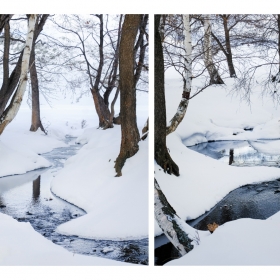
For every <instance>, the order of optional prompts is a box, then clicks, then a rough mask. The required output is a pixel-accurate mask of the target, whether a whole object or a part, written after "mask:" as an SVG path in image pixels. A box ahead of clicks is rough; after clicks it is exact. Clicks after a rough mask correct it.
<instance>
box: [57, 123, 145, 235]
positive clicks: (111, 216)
mask: <svg viewBox="0 0 280 280" xmlns="http://www.w3.org/2000/svg"><path fill="white" fill-rule="evenodd" d="M120 140H121V129H120V126H115V127H114V128H113V129H107V130H105V131H104V130H98V129H96V128H92V129H88V130H86V131H85V134H84V135H82V136H81V137H79V138H78V139H77V141H78V142H81V143H85V142H88V143H87V144H86V145H85V146H83V148H81V150H80V151H79V152H78V153H77V155H76V156H74V157H72V158H70V159H68V161H67V162H66V163H65V167H64V169H63V170H61V171H60V172H59V173H58V175H57V176H56V177H55V178H54V180H53V181H52V191H53V192H54V193H55V194H56V195H58V196H59V197H62V198H63V199H66V200H67V201H69V202H71V203H73V204H75V205H77V206H79V207H81V208H83V209H84V210H85V211H86V212H87V214H86V215H85V216H83V217H80V218H77V219H75V220H72V221H69V222H68V223H65V224H62V225H60V226H59V227H58V228H57V231H58V232H60V233H63V234H69V235H70V234H74V235H78V236H81V237H86V238H95V239H111V240H124V239H128V240H129V239H140V238H144V237H147V235H148V164H147V160H148V139H147V140H145V141H140V143H139V151H138V153H137V154H136V155H135V156H133V157H132V158H130V159H128V160H127V161H126V163H125V166H124V168H123V170H122V174H123V175H122V176H121V177H115V174H116V173H115V170H114V161H115V159H116V158H117V156H118V153H119V149H120Z"/></svg>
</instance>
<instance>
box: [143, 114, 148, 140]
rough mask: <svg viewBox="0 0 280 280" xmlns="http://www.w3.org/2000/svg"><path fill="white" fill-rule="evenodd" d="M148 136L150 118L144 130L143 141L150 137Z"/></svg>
mask: <svg viewBox="0 0 280 280" xmlns="http://www.w3.org/2000/svg"><path fill="white" fill-rule="evenodd" d="M148 134H149V118H148V119H147V121H146V123H145V125H144V127H143V128H142V136H141V140H145V139H146V138H147V137H148Z"/></svg>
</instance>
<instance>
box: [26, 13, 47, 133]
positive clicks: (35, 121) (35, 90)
mask: <svg viewBox="0 0 280 280" xmlns="http://www.w3.org/2000/svg"><path fill="white" fill-rule="evenodd" d="M47 18H48V15H42V16H41V19H40V23H39V18H38V19H37V22H36V24H35V30H34V35H35V36H34V40H33V45H32V50H31V54H30V62H29V68H30V78H31V90H32V118H31V127H30V131H37V130H38V128H41V130H42V131H43V132H44V133H45V134H47V133H46V131H45V129H44V127H43V125H42V122H41V116H40V92H39V82H38V75H37V69H36V59H35V42H36V39H37V38H38V36H39V34H40V32H41V31H42V30H43V27H44V25H45V22H46V20H47Z"/></svg>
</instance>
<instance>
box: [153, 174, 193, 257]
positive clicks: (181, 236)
mask: <svg viewBox="0 0 280 280" xmlns="http://www.w3.org/2000/svg"><path fill="white" fill-rule="evenodd" d="M154 195H155V197H154V204H155V205H154V211H155V219H156V220H157V222H158V225H159V227H160V228H161V229H162V231H163V232H164V234H165V235H166V237H167V238H168V239H169V240H170V242H171V243H172V244H173V245H174V247H175V248H177V250H178V251H179V253H180V254H181V255H182V256H183V255H185V254H187V253H188V252H189V251H191V250H192V249H193V245H192V244H191V242H192V240H191V239H190V238H189V237H188V234H187V233H186V232H185V230H184V228H183V227H182V223H181V221H180V220H181V219H180V218H179V217H178V216H177V215H176V212H175V210H174V209H173V208H172V207H171V205H170V204H169V203H168V201H167V199H166V197H165V195H164V194H163V192H162V191H161V189H160V186H159V185H158V183H157V181H156V179H155V187H154Z"/></svg>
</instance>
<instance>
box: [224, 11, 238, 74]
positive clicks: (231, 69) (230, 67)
mask: <svg viewBox="0 0 280 280" xmlns="http://www.w3.org/2000/svg"><path fill="white" fill-rule="evenodd" d="M222 18H223V24H224V31H225V40H226V58H227V63H228V70H229V75H230V77H231V78H236V73H235V69H234V66H233V61H232V53H231V45H230V36H229V29H228V22H227V20H228V17H227V16H226V15H223V16H222Z"/></svg>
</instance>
